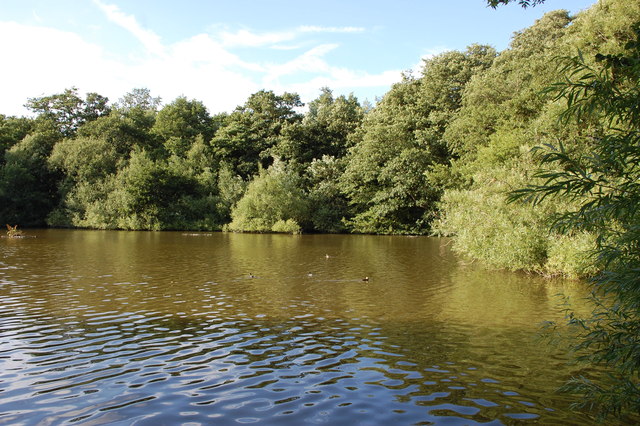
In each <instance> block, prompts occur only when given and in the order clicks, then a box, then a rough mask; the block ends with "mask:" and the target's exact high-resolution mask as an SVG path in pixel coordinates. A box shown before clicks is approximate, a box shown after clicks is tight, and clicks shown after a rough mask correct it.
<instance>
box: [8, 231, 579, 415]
mask: <svg viewBox="0 0 640 426" xmlns="http://www.w3.org/2000/svg"><path fill="white" fill-rule="evenodd" d="M31 233H32V234H37V237H38V238H33V239H23V240H8V239H2V240H0V303H1V304H2V307H3V309H2V311H0V422H1V423H9V424H59V423H64V422H72V423H75V424H102V423H113V422H122V424H148V425H157V424H178V423H193V424H198V423H200V424H235V423H252V422H260V424H292V425H299V424H302V423H328V424H372V425H373V424H385V425H388V424H433V423H435V424H441V423H443V424H476V423H483V424H513V423H519V422H522V421H527V420H531V421H533V422H539V423H542V424H549V423H556V424H558V423H559V424H580V425H583V424H588V423H590V422H591V420H590V419H589V418H587V417H585V416H583V415H581V414H577V413H572V412H570V411H569V410H568V409H567V406H568V404H569V403H570V402H571V400H570V399H568V397H567V396H565V395H559V394H557V393H556V392H555V389H556V388H557V386H559V385H560V384H561V383H562V382H563V380H565V379H566V378H568V377H569V376H570V375H571V374H576V373H578V371H576V370H572V369H571V368H572V367H568V366H567V365H565V364H566V361H567V357H566V355H565V354H564V353H563V351H562V350H561V349H560V348H554V347H551V346H548V345H545V344H542V343H541V342H540V341H539V340H538V339H537V336H538V334H539V332H540V323H541V322H542V321H544V320H561V319H562V318H563V315H564V314H563V309H562V307H560V306H559V302H560V299H559V298H558V297H557V295H558V294H559V293H564V294H565V295H567V296H569V297H570V298H571V300H573V301H576V302H579V301H580V300H581V298H582V297H583V296H584V295H585V291H584V288H583V287H582V286H581V285H580V284H579V283H572V282H563V281H545V280H542V279H537V278H535V277H531V276H522V275H518V274H509V273H501V272H487V271H483V270H481V269H479V268H476V267H474V266H464V265H461V264H460V263H459V262H458V260H457V259H456V258H455V257H454V256H453V255H452V254H451V253H450V251H449V249H448V247H447V240H443V239H432V238H408V237H374V236H339V235H303V236H285V235H238V234H219V233H216V234H201V235H199V236H196V235H191V234H189V235H187V234H183V233H179V232H176V233H149V232H112V231H108V232H101V231H62V230H46V231H37V232H36V231H32V232H31ZM365 276H368V277H370V280H369V281H368V282H364V281H362V278H363V277H365ZM575 307H576V308H577V309H584V307H581V306H575ZM573 368H574V369H575V368H577V367H573Z"/></svg>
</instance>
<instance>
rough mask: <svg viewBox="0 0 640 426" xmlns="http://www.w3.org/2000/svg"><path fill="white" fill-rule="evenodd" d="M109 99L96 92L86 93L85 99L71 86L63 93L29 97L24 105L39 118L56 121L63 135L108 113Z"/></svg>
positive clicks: (65, 135) (69, 135) (69, 134)
mask: <svg viewBox="0 0 640 426" xmlns="http://www.w3.org/2000/svg"><path fill="white" fill-rule="evenodd" d="M108 102H109V99H108V98H106V97H104V96H101V95H99V94H97V93H88V94H87V95H86V97H85V99H82V98H81V97H80V96H79V95H78V89H77V88H75V87H72V88H71V89H66V90H65V91H64V92H63V93H59V94H55V95H50V96H43V97H40V98H30V99H29V100H28V102H27V104H26V105H25V106H26V107H27V108H29V109H30V110H32V111H33V112H35V113H36V114H38V115H39V118H40V119H46V120H51V121H52V122H54V123H56V125H57V127H58V129H59V130H60V133H61V134H62V135H63V136H64V137H71V136H73V135H75V133H76V131H77V130H78V128H79V127H80V126H81V125H82V124H84V123H85V122H87V121H92V120H95V119H97V118H98V117H101V116H104V115H107V114H109V112H110V110H111V108H110V107H109V106H108Z"/></svg>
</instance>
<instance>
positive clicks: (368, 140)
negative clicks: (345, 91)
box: [341, 45, 496, 234]
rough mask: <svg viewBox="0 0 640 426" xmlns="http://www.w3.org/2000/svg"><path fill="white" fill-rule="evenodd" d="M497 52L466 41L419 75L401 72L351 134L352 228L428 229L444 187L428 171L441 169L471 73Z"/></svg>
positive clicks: (347, 181) (346, 180) (347, 178)
mask: <svg viewBox="0 0 640 426" xmlns="http://www.w3.org/2000/svg"><path fill="white" fill-rule="evenodd" d="M495 54H496V53H495V50H494V49H492V48H489V47H487V46H478V45H473V46H470V47H469V48H468V49H467V50H466V51H465V52H457V51H452V52H446V53H443V54H441V55H438V56H436V57H434V58H431V59H430V60H428V61H425V63H424V68H423V71H422V77H421V78H420V79H417V78H414V77H413V76H411V75H405V76H404V78H403V81H402V82H400V83H398V84H396V85H394V86H393V87H392V88H391V90H390V91H389V92H388V93H387V94H386V95H385V97H384V98H383V99H382V101H380V103H379V104H378V105H377V106H376V108H375V109H374V110H373V111H371V112H370V113H368V114H367V115H366V117H365V119H364V121H363V124H362V126H361V127H360V128H359V129H358V131H357V132H356V133H355V134H354V135H353V139H354V141H356V144H355V145H354V146H353V147H352V148H351V149H350V151H349V155H348V157H347V161H348V164H347V167H346V170H345V173H344V175H343V177H342V179H341V180H342V188H343V191H344V193H345V194H346V195H347V197H348V198H349V200H350V203H351V204H352V206H353V208H354V213H355V216H354V217H353V219H352V220H351V221H350V222H349V223H350V226H351V227H352V229H353V230H354V231H356V232H366V233H398V234H424V233H426V232H429V228H430V223H431V221H432V220H433V217H434V214H435V210H436V203H437V201H438V199H439V197H440V195H441V192H442V187H441V185H440V184H438V183H436V182H435V181H434V180H433V179H432V174H431V171H432V170H434V169H435V168H437V167H438V166H444V167H446V166H447V165H448V162H449V160H450V151H449V149H448V146H447V144H446V142H445V140H444V138H443V135H444V131H445V129H446V128H447V125H448V123H449V122H450V121H451V120H452V119H453V118H454V117H455V116H456V114H457V111H458V109H459V108H460V106H461V102H462V94H463V92H464V90H465V87H466V85H467V83H468V82H469V81H470V79H471V78H472V76H474V75H475V74H477V73H479V72H481V71H482V70H484V69H486V68H487V67H489V66H490V64H491V63H492V61H493V59H494V58H495Z"/></svg>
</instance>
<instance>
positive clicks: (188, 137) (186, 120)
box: [151, 96, 216, 155]
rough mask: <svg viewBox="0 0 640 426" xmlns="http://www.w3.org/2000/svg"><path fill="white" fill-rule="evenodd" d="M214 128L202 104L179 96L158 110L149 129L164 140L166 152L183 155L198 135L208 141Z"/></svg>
mask: <svg viewBox="0 0 640 426" xmlns="http://www.w3.org/2000/svg"><path fill="white" fill-rule="evenodd" d="M215 130H216V129H214V128H213V121H212V119H211V116H210V115H209V112H208V111H207V108H206V107H205V106H204V104H203V103H202V102H200V101H197V100H188V99H187V98H186V97H184V96H181V97H179V98H177V99H176V100H175V101H173V102H172V103H170V104H168V105H166V106H165V107H164V108H162V109H161V110H160V111H159V112H158V115H157V117H156V121H155V124H154V126H153V128H152V130H151V131H152V133H154V134H156V135H157V136H158V137H159V138H160V139H161V140H162V141H163V142H164V145H165V147H166V149H167V151H168V152H170V153H172V154H175V155H184V154H185V153H186V152H187V151H188V150H189V148H190V147H191V144H192V143H193V142H194V141H195V138H196V137H197V136H198V135H202V137H203V138H204V139H205V140H206V141H209V140H210V139H211V137H212V136H213V134H214V133H215Z"/></svg>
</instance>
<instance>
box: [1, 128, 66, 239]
mask: <svg viewBox="0 0 640 426" xmlns="http://www.w3.org/2000/svg"><path fill="white" fill-rule="evenodd" d="M59 139H60V134H59V132H58V131H57V129H56V128H55V127H53V126H49V127H47V126H45V125H41V126H40V127H39V128H38V130H37V131H35V132H33V133H31V134H29V135H27V136H26V137H25V138H24V139H23V140H21V141H20V142H18V143H17V144H15V145H14V146H13V147H11V148H10V149H9V150H8V151H6V152H5V163H4V164H3V165H2V167H0V222H4V223H11V224H20V225H22V226H42V225H44V224H45V217H46V216H47V214H48V213H49V211H50V210H51V209H52V208H53V206H54V205H55V204H56V203H57V198H58V197H57V191H56V187H57V182H58V180H59V179H60V176H59V175H58V174H57V173H53V172H51V171H50V170H49V168H48V165H47V159H48V157H49V154H50V153H51V150H52V149H53V146H54V145H55V144H56V142H58V141H59Z"/></svg>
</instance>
